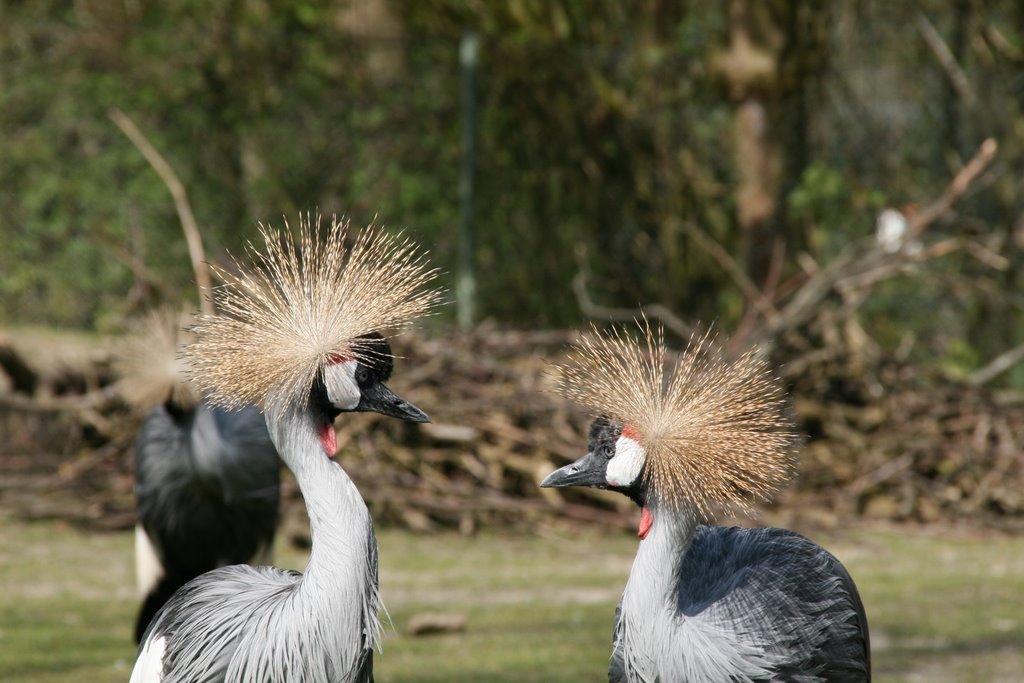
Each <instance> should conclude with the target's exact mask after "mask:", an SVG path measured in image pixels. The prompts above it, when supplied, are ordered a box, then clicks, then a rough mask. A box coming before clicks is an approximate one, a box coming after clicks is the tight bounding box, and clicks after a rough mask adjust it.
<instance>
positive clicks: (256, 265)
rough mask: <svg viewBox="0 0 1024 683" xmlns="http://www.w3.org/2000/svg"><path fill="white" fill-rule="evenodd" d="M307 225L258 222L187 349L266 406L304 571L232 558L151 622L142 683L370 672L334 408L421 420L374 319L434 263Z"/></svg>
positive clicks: (360, 536)
mask: <svg viewBox="0 0 1024 683" xmlns="http://www.w3.org/2000/svg"><path fill="white" fill-rule="evenodd" d="M310 223H311V221H310V219H309V218H308V217H307V218H305V219H304V220H301V221H300V226H299V233H300V244H299V245H298V246H297V245H296V243H295V242H294V241H293V239H292V237H291V235H290V233H289V232H287V231H285V232H284V233H279V232H273V231H271V230H269V229H267V228H264V229H263V231H262V232H263V237H264V240H265V242H266V248H265V250H264V251H262V252H256V251H255V249H253V250H252V252H253V253H252V254H251V255H252V264H251V265H250V267H249V268H248V269H245V268H243V269H242V274H241V276H240V277H239V278H238V279H237V280H230V279H228V282H229V284H228V285H227V286H226V287H225V288H223V289H220V290H218V291H217V294H218V296H219V302H218V303H219V304H220V306H219V307H220V309H221V310H222V311H224V312H225V313H226V314H227V315H226V316H223V317H204V318H202V319H201V320H200V321H199V323H198V324H197V325H196V326H195V328H194V331H195V334H196V341H195V342H194V343H193V344H192V345H191V346H190V347H189V354H188V357H189V361H190V363H191V364H192V367H193V370H194V376H195V378H196V380H197V382H198V383H199V384H200V386H201V387H202V389H203V391H205V392H207V394H208V395H209V396H210V397H211V400H212V401H214V402H215V403H216V404H218V405H222V406H223V407H227V408H233V407H236V406H238V405H244V404H246V403H258V404H259V405H260V406H261V407H262V408H263V410H264V413H265V415H266V421H267V425H268V428H269V431H270V435H271V439H272V440H273V442H274V444H275V445H276V446H277V448H278V452H279V453H280V454H281V458H282V459H283V461H284V462H285V464H286V465H287V466H288V467H289V468H290V469H291V470H292V471H293V473H294V474H295V478H296V480H297V482H298V484H299V488H300V489H301V490H302V493H303V497H304V499H305V502H306V508H307V511H308V513H309V519H310V526H311V535H312V551H311V555H310V559H309V563H308V565H307V566H306V571H305V573H304V574H299V573H297V572H291V571H286V570H282V569H277V568H274V567H251V566H246V565H236V566H231V567H223V568H220V569H216V570H213V571H211V572H208V573H206V574H204V575H202V576H200V577H199V578H197V579H195V580H193V581H192V582H190V583H189V584H187V585H186V586H185V587H184V588H182V589H181V590H179V591H178V592H177V593H176V594H175V595H174V596H173V597H172V598H171V600H170V601H168V603H167V604H166V606H165V607H164V609H163V610H162V611H161V612H160V614H158V615H157V617H156V619H154V621H153V623H152V624H151V626H150V628H149V630H148V631H147V633H146V635H145V637H144V639H143V643H142V645H141V646H140V652H139V657H138V660H137V661H136V665H135V669H134V671H133V674H132V681H133V682H138V683H141V682H143V681H164V682H165V683H168V682H170V681H189V682H193V681H251V682H257V683H258V682H263V681H280V682H284V681H289V682H295V683H322V682H323V683H326V682H332V683H341V682H348V681H371V680H372V679H373V659H372V654H373V647H374V645H375V643H376V642H377V640H378V637H379V629H380V625H379V621H378V616H377V612H378V608H379V607H380V597H379V594H378V590H377V544H376V541H375V538H374V534H373V526H372V524H371V521H370V515H369V511H368V510H367V508H366V504H365V503H364V501H363V499H362V497H361V496H360V495H359V492H358V491H357V490H356V487H355V485H354V484H353V482H352V480H351V479H350V478H349V477H348V475H347V474H346V473H345V471H344V470H343V469H342V468H341V466H340V465H339V464H338V463H337V462H336V461H335V460H334V455H335V446H336V444H335V433H334V426H333V420H334V418H335V417H336V416H337V415H338V414H339V413H340V412H347V411H364V410H372V411H376V412H379V413H382V414H385V415H391V416H394V417H398V418H400V419H403V420H407V421H411V422H425V421H427V416H426V415H425V414H424V413H423V412H421V411H420V410H419V409H418V408H416V407H415V406H413V405H411V404H409V403H407V402H405V401H404V400H402V399H400V398H399V397H398V396H396V395H395V394H393V393H392V392H391V391H390V390H389V389H388V388H387V387H386V386H385V385H384V384H383V381H384V380H386V379H387V378H388V377H389V376H390V373H391V369H392V362H391V350H390V346H389V345H388V343H387V342H386V340H384V339H383V338H382V337H381V336H380V335H378V334H375V331H376V330H378V329H386V328H401V327H403V326H405V325H407V324H409V323H410V322H411V321H412V320H413V319H415V318H416V317H418V316H420V315H423V314H425V313H427V312H428V311H429V310H430V308H431V307H432V306H433V305H434V304H435V303H436V302H437V301H438V300H439V294H438V293H437V292H436V291H433V290H427V289H424V287H423V286H424V285H425V284H426V283H428V282H429V281H430V280H431V279H432V278H433V277H434V274H435V271H433V270H430V269H429V268H428V267H427V265H426V262H425V260H424V258H423V257H422V256H421V255H420V252H419V251H418V249H417V248H416V247H415V245H413V244H412V243H411V242H409V241H407V240H406V241H403V240H400V239H398V238H394V237H391V236H389V235H387V234H386V233H384V232H382V231H379V230H375V229H371V228H368V229H367V230H365V231H363V232H362V233H361V234H360V235H359V236H358V238H357V239H356V240H355V243H354V245H353V246H352V247H351V249H346V246H345V232H346V231H345V227H344V226H343V225H342V224H339V223H338V222H337V221H332V224H331V228H330V230H329V232H328V234H327V235H326V239H325V240H321V239H320V238H321V234H320V227H319V218H317V220H316V222H315V227H314V226H313V225H311V224H310Z"/></svg>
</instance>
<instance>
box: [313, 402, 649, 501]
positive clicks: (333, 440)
mask: <svg viewBox="0 0 1024 683" xmlns="http://www.w3.org/2000/svg"><path fill="white" fill-rule="evenodd" d="M320 445H321V446H322V447H323V449H324V453H326V454H327V457H328V458H333V457H334V452H335V451H337V450H338V437H337V435H336V434H335V433H334V423H333V422H328V423H327V424H325V425H324V426H323V427H321V428H320ZM645 509H646V508H645Z"/></svg>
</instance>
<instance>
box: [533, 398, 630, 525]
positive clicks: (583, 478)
mask: <svg viewBox="0 0 1024 683" xmlns="http://www.w3.org/2000/svg"><path fill="white" fill-rule="evenodd" d="M646 465H647V451H646V450H644V447H643V444H642V441H641V439H640V436H639V434H637V433H636V430H634V429H632V428H631V427H626V428H623V427H622V425H620V424H618V423H616V422H614V421H612V420H611V419H609V418H607V417H604V416H602V417H599V418H597V419H595V420H594V421H593V422H592V423H591V425H590V436H589V437H588V439H587V454H586V455H584V456H583V457H582V458H580V459H579V460H576V461H575V462H571V463H569V464H568V465H566V466H565V467H562V468H560V469H557V470H555V471H554V472H552V473H551V474H549V475H548V476H547V477H545V479H544V481H542V482H541V483H540V485H541V486H543V487H545V488H555V489H560V488H566V487H569V486H589V487H591V488H595V489H608V490H609V491H616V492H618V493H621V494H623V495H625V496H629V498H631V499H632V500H633V501H634V502H635V503H636V504H637V505H640V506H641V507H643V505H644V501H645V500H646V488H647V487H646V483H645V479H644V470H645V467H646Z"/></svg>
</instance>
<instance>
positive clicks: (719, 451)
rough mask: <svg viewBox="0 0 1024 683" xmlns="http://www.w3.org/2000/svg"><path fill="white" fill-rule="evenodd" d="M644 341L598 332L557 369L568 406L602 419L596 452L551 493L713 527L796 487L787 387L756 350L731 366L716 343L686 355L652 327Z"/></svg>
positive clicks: (695, 345)
mask: <svg viewBox="0 0 1024 683" xmlns="http://www.w3.org/2000/svg"><path fill="white" fill-rule="evenodd" d="M639 333H640V334H639V341H636V340H635V339H634V337H632V336H631V335H630V334H629V333H628V332H626V331H623V330H613V331H612V332H611V333H610V334H609V333H605V334H602V333H600V332H598V331H597V330H596V329H594V330H593V331H592V334H590V335H587V336H584V337H583V338H582V339H581V341H580V343H579V344H578V345H577V347H576V348H575V350H574V351H573V353H572V355H571V356H570V359H569V361H568V362H567V363H564V364H562V365H560V366H559V367H558V372H559V375H558V376H557V378H556V386H557V387H558V390H559V391H560V393H562V395H564V396H566V397H568V398H571V399H573V400H575V401H576V402H578V403H580V404H581V405H583V406H585V407H587V408H589V409H591V410H593V411H594V412H595V413H597V414H598V415H606V416H611V417H599V418H598V419H596V420H595V421H594V422H593V424H592V425H591V428H590V438H589V448H588V453H587V454H586V455H584V456H583V457H582V458H580V459H579V460H577V461H576V462H573V463H570V464H569V465H566V466H565V467H562V468H561V469H559V470H556V471H555V472H553V473H552V474H550V475H549V476H548V477H547V478H546V479H544V481H543V482H542V483H541V486H546V487H553V488H561V487H566V486H591V487H595V488H604V489H609V490H613V491H618V492H620V493H623V494H624V495H627V496H629V497H630V498H632V499H633V500H634V501H635V502H636V503H637V504H639V505H640V506H641V507H642V508H643V509H644V515H643V517H642V519H641V527H640V532H641V536H644V535H646V531H647V530H649V529H650V525H651V523H652V518H651V515H652V512H651V510H655V514H657V513H658V511H661V512H662V513H668V514H683V515H686V516H690V517H692V516H697V517H703V516H706V515H707V514H708V513H710V512H711V511H712V509H713V508H715V507H717V506H719V505H722V504H726V505H728V504H736V505H738V506H739V507H740V508H747V509H749V505H750V503H751V502H752V501H753V500H755V499H762V500H767V499H769V498H770V497H771V496H772V494H774V493H775V492H776V491H777V490H778V489H779V488H781V487H782V486H783V485H785V483H786V482H787V481H788V480H789V479H790V478H791V477H792V475H793V470H794V465H795V457H794V447H795V446H796V445H797V443H798V441H799V439H798V438H797V435H796V433H795V432H794V430H793V426H792V423H791V421H790V419H789V417H788V414H787V411H786V410H785V400H784V396H783V394H782V390H781V387H780V386H779V384H778V382H777V381H775V379H774V378H773V377H772V375H771V373H770V372H769V371H768V369H767V365H766V363H765V362H764V361H763V360H761V359H760V358H759V357H758V356H757V355H756V351H754V350H752V351H749V352H747V353H746V354H743V355H741V356H739V357H737V358H734V359H726V358H725V357H723V355H722V353H721V351H720V350H719V348H718V347H717V345H716V344H714V343H713V341H712V340H711V339H710V337H709V336H707V335H705V336H702V337H700V336H698V337H694V338H693V339H692V340H691V343H690V346H689V347H688V348H687V349H685V350H684V351H683V352H681V353H679V354H676V353H674V352H671V351H669V350H668V349H667V348H666V346H665V343H664V337H663V334H662V333H661V331H660V330H658V331H655V330H652V329H651V327H650V325H649V324H647V322H646V320H644V321H643V322H642V324H641V326H640V329H639Z"/></svg>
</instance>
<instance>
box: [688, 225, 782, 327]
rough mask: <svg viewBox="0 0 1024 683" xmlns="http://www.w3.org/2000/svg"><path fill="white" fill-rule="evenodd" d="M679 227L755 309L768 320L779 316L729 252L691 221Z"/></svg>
mask: <svg viewBox="0 0 1024 683" xmlns="http://www.w3.org/2000/svg"><path fill="white" fill-rule="evenodd" d="M680 228H681V229H682V231H683V232H684V233H686V234H687V235H689V236H690V237H691V238H693V240H694V242H696V243H697V246H699V247H700V248H701V249H703V250H704V251H706V252H707V253H708V254H709V255H710V256H711V258H713V259H715V261H717V262H718V265H719V266H721V267H722V270H724V271H725V272H726V273H727V274H728V275H729V277H731V278H732V281H733V282H734V283H735V284H736V286H737V287H739V288H740V291H742V292H743V295H744V296H745V297H747V300H748V301H750V303H751V304H753V305H754V306H755V307H756V308H757V310H758V311H759V312H760V313H761V315H763V316H764V317H765V319H766V320H768V321H769V322H771V321H773V320H775V319H776V318H778V316H779V312H778V311H777V310H776V309H775V307H774V306H773V305H772V303H771V301H769V300H768V298H767V297H766V296H765V295H764V294H763V293H762V292H761V290H760V289H758V287H757V285H755V284H754V281H753V280H751V279H750V278H749V277H748V276H747V274H746V273H745V272H743V268H741V267H740V265H739V264H738V263H737V262H736V259H734V258H733V257H732V256H730V255H729V253H728V252H727V251H726V250H725V249H723V248H722V245H721V244H719V243H718V242H717V241H716V240H714V239H712V238H711V236H709V235H708V234H707V233H705V232H704V231H703V230H701V229H700V228H698V227H697V226H696V225H694V224H693V223H682V224H681V225H680Z"/></svg>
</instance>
